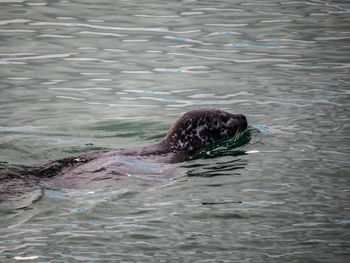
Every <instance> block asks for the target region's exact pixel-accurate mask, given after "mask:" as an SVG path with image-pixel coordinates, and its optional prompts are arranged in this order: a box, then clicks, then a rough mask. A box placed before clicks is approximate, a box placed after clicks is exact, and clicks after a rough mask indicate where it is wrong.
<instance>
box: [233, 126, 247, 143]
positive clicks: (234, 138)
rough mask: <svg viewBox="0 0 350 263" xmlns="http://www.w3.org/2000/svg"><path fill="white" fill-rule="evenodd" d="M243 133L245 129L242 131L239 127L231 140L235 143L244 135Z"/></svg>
mask: <svg viewBox="0 0 350 263" xmlns="http://www.w3.org/2000/svg"><path fill="white" fill-rule="evenodd" d="M244 131H245V129H244V130H243V129H241V127H239V128H238V129H237V131H236V134H235V135H234V136H233V138H232V139H233V140H234V141H237V140H238V139H239V138H240V137H241V136H242V134H243V133H244Z"/></svg>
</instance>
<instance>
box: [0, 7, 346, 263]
mask: <svg viewBox="0 0 350 263" xmlns="http://www.w3.org/2000/svg"><path fill="white" fill-rule="evenodd" d="M349 25H350V3H349V1H316V0H312V1H289V2H286V1H274V0H271V1H256V2H247V1H224V0H219V1H166V2H165V1H157V0H155V1H108V0H104V1H40V0H39V1H26V0H18V1H17V0H16V1H11V0H4V1H0V43H1V45H0V78H1V81H0V157H1V159H0V161H1V163H0V166H1V167H2V168H6V167H9V166H14V165H20V164H21V165H31V164H36V163H40V162H45V161H48V160H53V159H58V158H62V157H64V156H69V155H73V154H78V153H82V152H87V151H92V150H100V149H129V148H134V147H139V146H142V145H148V144H151V143H154V142H156V141H158V140H160V139H161V138H162V137H163V136H164V135H165V134H166V132H167V130H168V128H169V127H170V126H171V124H172V123H173V122H174V121H175V120H176V119H177V118H178V116H180V115H181V113H183V112H186V111H189V110H192V109H197V108H200V107H216V108H220V109H223V110H227V111H230V112H233V113H242V114H244V115H246V116H247V118H248V122H249V124H250V127H249V130H250V135H251V139H250V141H249V142H248V143H246V144H243V145H241V146H238V147H223V148H222V149H216V150H215V149H214V152H213V153H208V154H206V153H204V154H203V155H202V156H201V157H200V158H197V159H195V160H192V161H188V162H184V163H182V164H180V165H179V167H177V169H176V172H175V174H174V176H173V177H172V178H165V179H164V180H163V181H161V180H160V181H156V182H155V181H152V180H150V181H147V180H140V178H135V177H132V176H130V177H128V178H125V179H123V180H115V182H113V183H110V184H107V185H104V186H103V187H102V186H100V185H99V186H96V187H94V188H89V189H83V190H82V189H80V190H74V189H73V190H65V189H45V192H44V194H43V195H42V193H41V192H40V191H35V192H33V193H28V194H26V195H25V196H22V197H19V198H16V199H15V200H9V201H6V202H4V203H3V204H1V208H0V211H1V219H0V260H1V261H2V262H15V261H20V260H21V261H22V260H23V261H25V260H27V261H28V262H109V261H111V262H119V261H120V262H264V261H268V262H348V260H349V256H350V250H349V243H350V239H349V237H350V235H349V224H350V217H349V208H350V206H349V198H350V194H349V193H350V182H349V167H350V158H349V153H350V151H349V136H348V135H349V132H350V131H349V120H350V116H349V110H348V109H349V83H350V77H349V76H350V70H349V68H350V57H349V54H350V42H349V40H350V30H349V28H350V27H349Z"/></svg>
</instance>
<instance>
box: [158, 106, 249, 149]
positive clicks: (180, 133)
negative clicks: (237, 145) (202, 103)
mask: <svg viewBox="0 0 350 263" xmlns="http://www.w3.org/2000/svg"><path fill="white" fill-rule="evenodd" d="M246 128H247V119H246V117H245V116H244V115H242V114H231V113H229V112H226V111H222V110H219V109H214V108H203V109H199V110H193V111H189V112H187V113H185V114H183V115H182V116H181V117H180V118H179V119H178V120H177V121H176V122H175V123H174V124H173V126H172V127H171V128H170V130H169V132H168V134H167V136H166V137H165V138H164V139H163V143H165V144H166V145H167V147H170V150H171V151H174V152H179V151H187V152H191V151H194V150H196V149H199V148H201V147H204V146H207V145H210V144H212V143H215V142H218V141H221V140H225V139H228V138H232V137H235V136H238V135H239V134H240V133H241V132H243V131H244V130H245V129H246Z"/></svg>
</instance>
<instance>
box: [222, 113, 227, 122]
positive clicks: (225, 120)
mask: <svg viewBox="0 0 350 263" xmlns="http://www.w3.org/2000/svg"><path fill="white" fill-rule="evenodd" d="M221 120H222V121H223V122H225V123H226V122H227V116H226V115H223V116H221Z"/></svg>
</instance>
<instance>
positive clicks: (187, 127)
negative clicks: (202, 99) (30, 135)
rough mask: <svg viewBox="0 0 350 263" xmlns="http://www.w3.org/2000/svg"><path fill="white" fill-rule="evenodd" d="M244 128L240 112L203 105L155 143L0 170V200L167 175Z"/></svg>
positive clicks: (175, 124) (244, 121)
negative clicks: (34, 192) (176, 165)
mask: <svg viewBox="0 0 350 263" xmlns="http://www.w3.org/2000/svg"><path fill="white" fill-rule="evenodd" d="M246 128H247V120H246V118H245V116H243V115H241V114H231V113H228V112H225V111H222V110H218V109H213V108H205V109H199V110H193V111H190V112H187V113H185V114H183V115H182V116H181V117H180V118H179V119H178V120H177V121H176V122H175V123H174V124H173V125H172V127H171V128H170V130H169V132H168V134H167V136H166V137H165V138H164V139H163V140H162V141H160V142H159V143H156V144H153V145H150V146H146V147H142V148H138V149H134V150H114V151H100V152H92V153H87V154H84V155H80V156H74V157H68V158H64V159H60V160H57V161H52V162H49V163H45V164H41V165H37V166H33V167H26V168H17V169H10V170H8V171H6V172H3V173H1V174H0V200H1V199H2V198H3V197H4V196H8V195H14V194H21V193H23V192H27V191H31V190H34V189H37V188H38V187H41V186H44V187H55V188H82V187H84V188H88V187H89V185H90V184H93V183H96V181H103V180H107V179H113V180H115V179H119V178H121V177H123V176H129V175H133V176H136V177H137V176H140V177H145V176H146V177H148V178H155V179H157V178H167V177H170V176H171V174H172V173H173V170H174V166H173V165H171V164H172V163H177V162H181V161H184V160H187V159H188V158H190V157H191V156H193V154H194V153H195V152H196V151H197V150H198V149H200V148H202V147H205V146H208V145H210V144H213V143H215V142H218V141H221V140H225V139H228V138H232V137H235V136H238V135H239V134H240V133H241V132H243V131H244V130H245V129H246Z"/></svg>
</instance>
